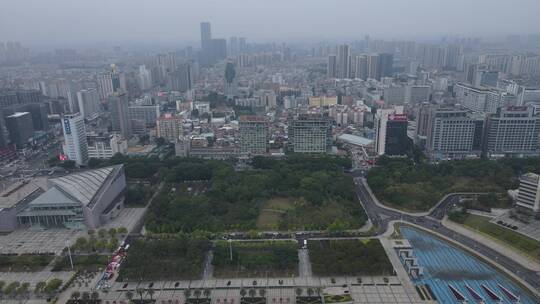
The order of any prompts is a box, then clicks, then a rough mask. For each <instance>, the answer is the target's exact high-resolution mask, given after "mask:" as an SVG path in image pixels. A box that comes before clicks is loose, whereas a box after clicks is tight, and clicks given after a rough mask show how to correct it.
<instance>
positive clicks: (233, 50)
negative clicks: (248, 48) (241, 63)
mask: <svg viewBox="0 0 540 304" xmlns="http://www.w3.org/2000/svg"><path fill="white" fill-rule="evenodd" d="M228 53H229V56H236V55H238V53H239V45H238V37H231V38H229V51H228Z"/></svg>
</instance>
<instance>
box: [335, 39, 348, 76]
mask: <svg viewBox="0 0 540 304" xmlns="http://www.w3.org/2000/svg"><path fill="white" fill-rule="evenodd" d="M350 66H351V54H350V47H349V46H348V45H347V44H343V45H340V46H339V47H338V56H337V78H341V79H344V78H350V70H349V69H350Z"/></svg>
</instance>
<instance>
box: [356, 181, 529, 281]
mask: <svg viewBox="0 0 540 304" xmlns="http://www.w3.org/2000/svg"><path fill="white" fill-rule="evenodd" d="M355 184H356V188H357V194H358V198H359V200H360V202H361V203H362V205H363V206H364V209H365V210H366V213H367V215H368V217H369V218H370V219H371V221H372V223H373V225H374V226H376V227H377V229H378V230H377V234H382V233H384V232H385V231H386V230H387V229H388V224H389V222H390V221H392V220H403V221H404V222H409V223H414V224H416V225H419V226H421V227H423V228H425V229H428V230H430V231H434V232H437V233H440V234H442V235H444V236H445V237H447V238H449V239H452V240H454V241H456V242H458V243H460V244H462V245H463V246H465V247H468V248H470V249H473V250H474V251H476V252H478V253H480V254H482V255H483V256H485V257H487V258H489V259H491V260H493V261H495V262H496V263H497V264H499V265H500V266H502V267H504V268H505V269H506V270H508V271H509V272H512V273H513V274H515V275H516V276H517V277H519V278H521V279H523V280H525V281H526V282H527V283H529V284H530V285H531V286H532V287H533V288H535V289H536V290H540V273H536V272H534V271H532V270H530V269H528V268H525V267H523V266H521V264H518V263H516V262H514V261H513V260H512V259H510V258H508V257H506V256H504V255H502V254H500V253H499V252H497V251H495V250H493V249H491V248H489V247H487V246H484V245H482V244H480V243H478V242H476V241H474V240H473V239H470V238H468V237H466V236H464V235H461V234H459V233H456V232H454V231H453V230H450V229H448V228H446V227H444V226H442V224H441V222H440V219H442V218H443V217H444V214H445V212H446V210H447V209H448V208H449V207H450V206H451V205H453V203H454V202H456V201H457V199H459V196H458V195H456V196H452V195H451V196H448V197H447V198H446V199H445V200H444V201H443V202H441V203H440V204H439V206H437V208H435V209H434V210H432V211H431V213H430V214H429V215H428V216H412V215H409V214H405V213H401V212H399V211H397V210H390V209H386V208H383V207H380V206H379V205H377V204H376V203H375V202H374V200H373V197H372V196H371V195H370V193H369V192H368V190H367V189H366V187H365V186H364V183H362V181H361V177H356V178H355Z"/></svg>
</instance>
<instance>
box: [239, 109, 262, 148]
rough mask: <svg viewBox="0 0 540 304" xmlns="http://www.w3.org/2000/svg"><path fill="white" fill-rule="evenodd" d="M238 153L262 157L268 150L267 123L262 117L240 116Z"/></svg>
mask: <svg viewBox="0 0 540 304" xmlns="http://www.w3.org/2000/svg"><path fill="white" fill-rule="evenodd" d="M239 127H240V152H241V153H242V154H248V155H264V154H266V152H267V150H268V122H267V121H266V119H265V118H264V117H262V116H240V119H239Z"/></svg>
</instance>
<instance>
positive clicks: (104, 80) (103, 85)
mask: <svg viewBox="0 0 540 304" xmlns="http://www.w3.org/2000/svg"><path fill="white" fill-rule="evenodd" d="M97 80H98V87H99V97H100V98H101V100H105V99H107V98H108V97H109V96H111V95H112V94H113V93H114V86H115V85H114V84H113V75H112V74H111V73H105V74H102V75H99V76H98V79H97ZM118 86H120V81H119V80H118Z"/></svg>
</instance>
